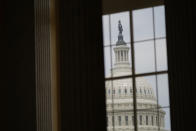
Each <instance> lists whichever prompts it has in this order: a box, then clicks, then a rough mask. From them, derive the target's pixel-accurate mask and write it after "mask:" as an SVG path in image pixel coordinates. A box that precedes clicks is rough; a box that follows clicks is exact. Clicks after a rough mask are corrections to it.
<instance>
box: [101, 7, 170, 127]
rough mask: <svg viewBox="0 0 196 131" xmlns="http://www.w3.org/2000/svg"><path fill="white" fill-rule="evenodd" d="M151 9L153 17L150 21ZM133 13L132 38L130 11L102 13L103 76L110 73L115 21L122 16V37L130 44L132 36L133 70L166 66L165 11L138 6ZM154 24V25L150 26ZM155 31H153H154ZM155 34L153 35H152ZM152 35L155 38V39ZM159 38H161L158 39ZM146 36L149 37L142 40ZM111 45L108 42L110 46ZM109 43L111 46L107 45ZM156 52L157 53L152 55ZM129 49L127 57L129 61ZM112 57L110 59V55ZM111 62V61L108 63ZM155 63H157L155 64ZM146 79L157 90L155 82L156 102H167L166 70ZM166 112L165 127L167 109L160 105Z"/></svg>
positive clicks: (167, 120) (115, 31) (167, 116)
mask: <svg viewBox="0 0 196 131" xmlns="http://www.w3.org/2000/svg"><path fill="white" fill-rule="evenodd" d="M153 10H154V21H153ZM132 16H133V38H131V34H130V30H131V27H130V12H129V11H125V12H120V13H115V14H110V16H109V15H104V16H103V38H104V42H103V44H104V46H105V48H104V57H105V77H109V76H111V70H110V69H111V68H112V67H113V64H114V62H115V60H114V59H115V57H114V52H113V47H115V44H116V42H117V40H118V33H119V31H118V21H119V20H121V24H122V26H123V33H122V34H123V36H124V41H125V42H126V43H127V44H128V46H129V47H130V41H131V39H133V40H134V42H135V43H134V52H135V71H136V74H139V73H147V72H153V71H155V70H157V71H163V70H167V53H166V52H167V49H166V39H165V38H164V37H165V36H166V35H165V14H164V7H163V6H157V7H155V8H145V9H138V10H134V11H133V12H132ZM153 24H154V25H155V27H154V28H153ZM154 32H155V33H154ZM154 36H155V37H154ZM154 38H156V40H155V41H154ZM160 38H161V39H160ZM144 40H148V41H144ZM110 45H111V46H110ZM110 47H111V48H110ZM155 54H156V55H155ZM130 55H131V52H130V51H129V60H130V65H131V56H130ZM111 58H112V59H111ZM111 63H112V64H111ZM155 65H157V66H155ZM145 79H146V80H147V81H148V82H149V83H150V85H151V86H152V88H153V89H154V92H155V93H156V85H158V94H156V96H158V100H159V104H160V105H161V106H162V107H163V106H169V95H168V76H167V74H163V75H158V76H157V84H156V77H155V76H148V77H145ZM163 110H164V111H165V112H166V115H165V128H166V129H169V130H170V117H169V116H170V113H169V109H163Z"/></svg>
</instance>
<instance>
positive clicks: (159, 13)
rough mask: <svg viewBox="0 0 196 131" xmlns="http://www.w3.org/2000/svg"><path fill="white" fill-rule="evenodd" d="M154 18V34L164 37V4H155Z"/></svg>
mask: <svg viewBox="0 0 196 131" xmlns="http://www.w3.org/2000/svg"><path fill="white" fill-rule="evenodd" d="M154 17H155V18H154V19H155V36H156V38H158V37H165V36H166V35H165V9H164V6H157V7H155V8H154Z"/></svg>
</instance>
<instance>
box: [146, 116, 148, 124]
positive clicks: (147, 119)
mask: <svg viewBox="0 0 196 131" xmlns="http://www.w3.org/2000/svg"><path fill="white" fill-rule="evenodd" d="M146 125H148V116H146Z"/></svg>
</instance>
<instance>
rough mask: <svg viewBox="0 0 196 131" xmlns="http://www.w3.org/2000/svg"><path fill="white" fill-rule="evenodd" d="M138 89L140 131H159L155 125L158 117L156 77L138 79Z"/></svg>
mask: <svg viewBox="0 0 196 131" xmlns="http://www.w3.org/2000/svg"><path fill="white" fill-rule="evenodd" d="M136 87H137V91H136V94H137V116H138V131H143V130H144V127H145V128H148V130H154V131H156V130H157V131H158V126H157V125H156V124H155V118H156V117H158V108H157V107H158V106H157V95H156V92H157V90H156V76H155V75H153V76H145V77H137V78H136Z"/></svg>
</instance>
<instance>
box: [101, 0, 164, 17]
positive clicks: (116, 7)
mask: <svg viewBox="0 0 196 131" xmlns="http://www.w3.org/2000/svg"><path fill="white" fill-rule="evenodd" d="M102 1H103V2H102V13H103V14H110V13H115V12H122V11H128V10H133V9H140V8H147V7H151V6H152V5H154V6H156V5H161V4H163V0H102Z"/></svg>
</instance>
